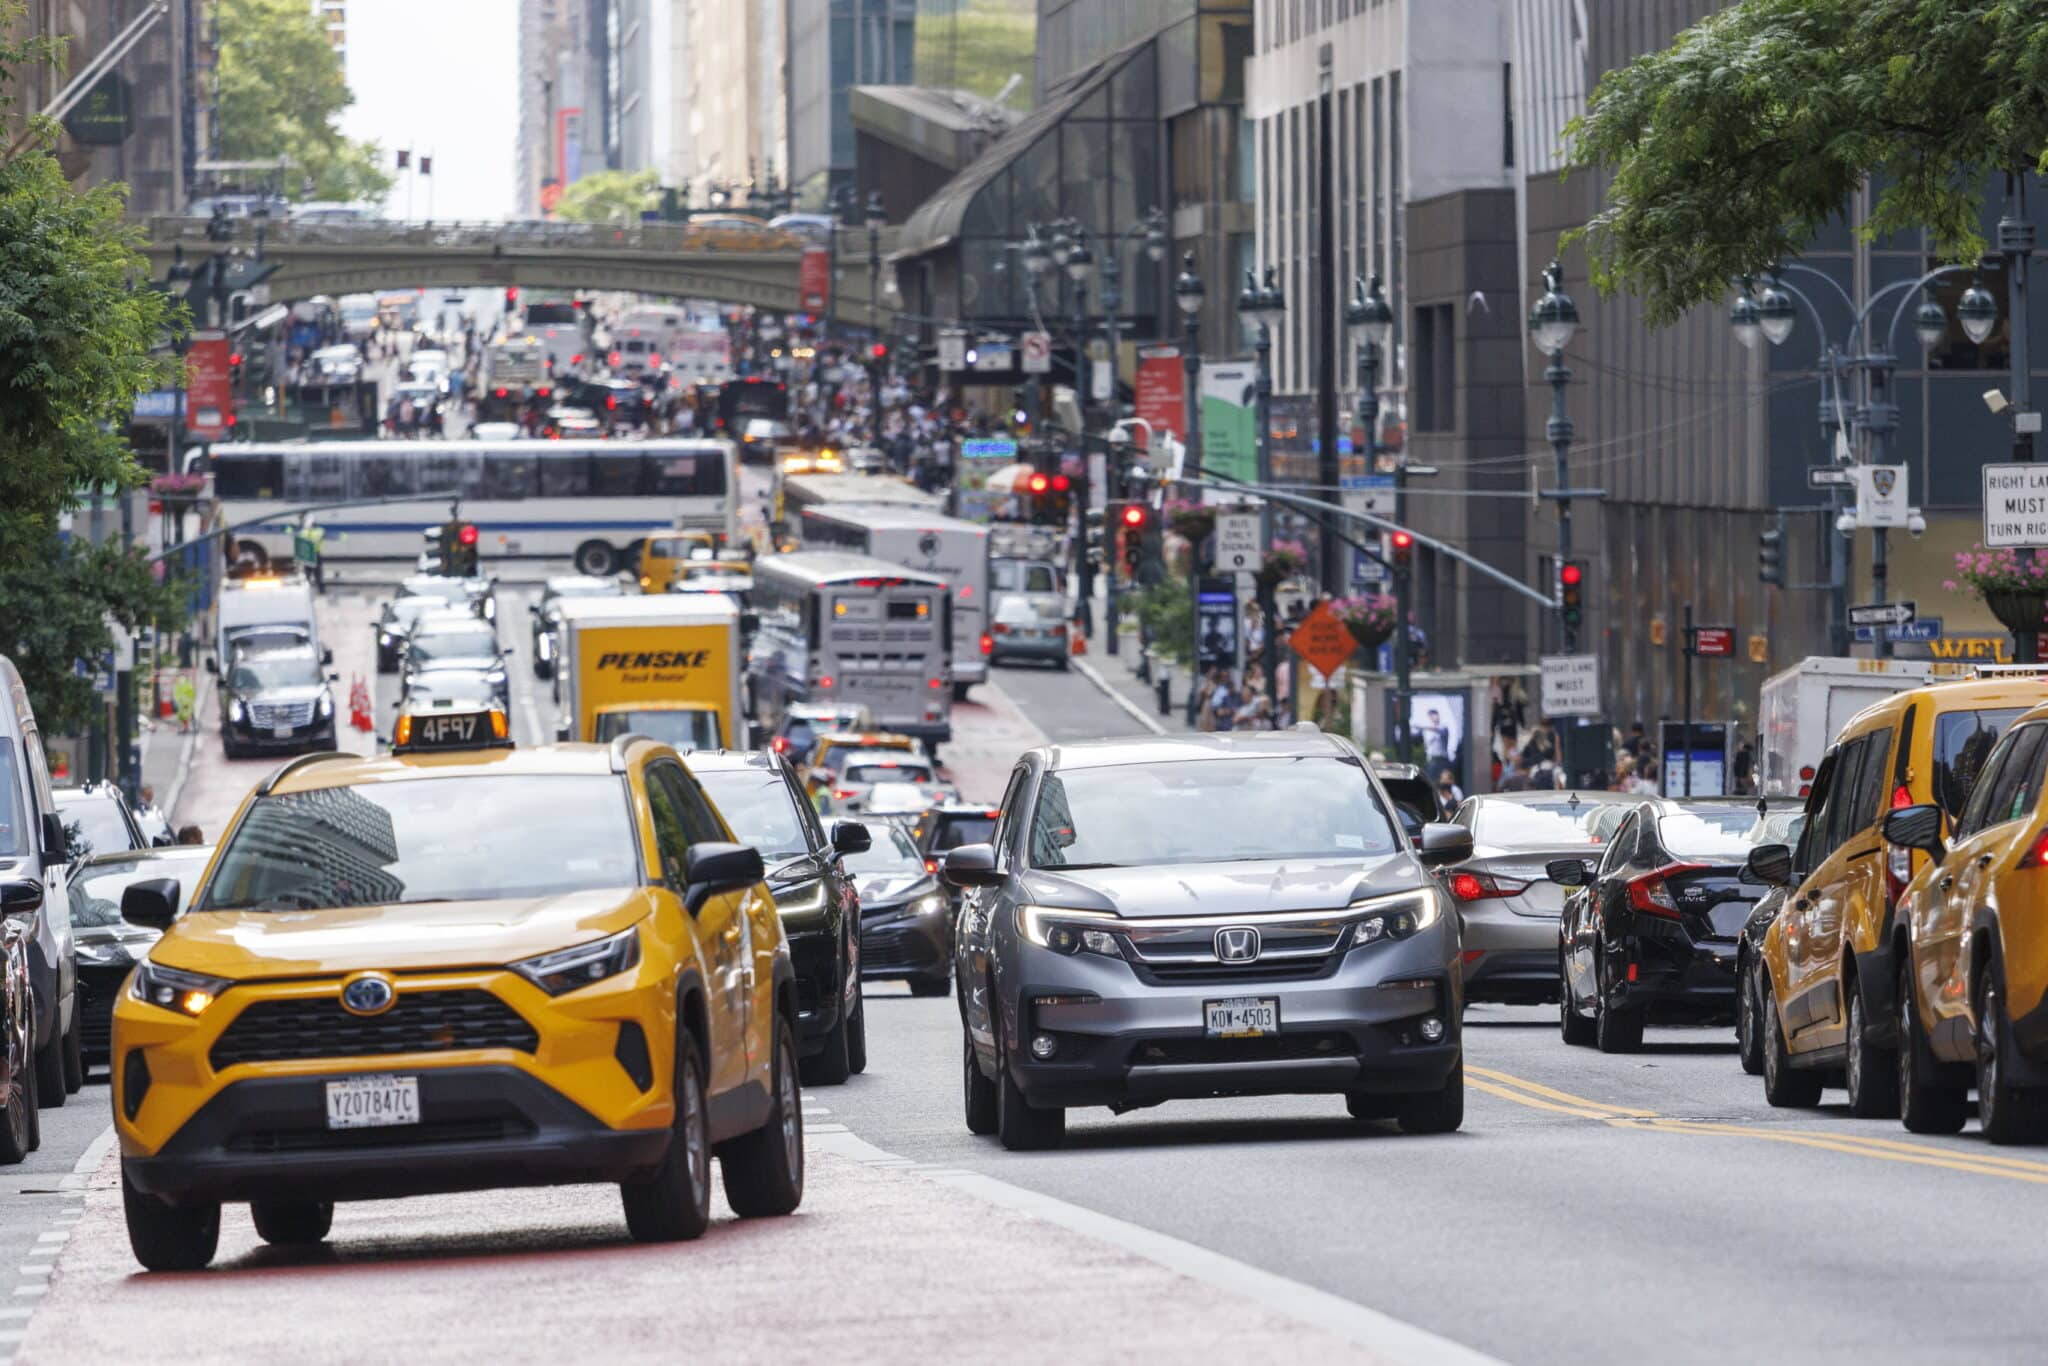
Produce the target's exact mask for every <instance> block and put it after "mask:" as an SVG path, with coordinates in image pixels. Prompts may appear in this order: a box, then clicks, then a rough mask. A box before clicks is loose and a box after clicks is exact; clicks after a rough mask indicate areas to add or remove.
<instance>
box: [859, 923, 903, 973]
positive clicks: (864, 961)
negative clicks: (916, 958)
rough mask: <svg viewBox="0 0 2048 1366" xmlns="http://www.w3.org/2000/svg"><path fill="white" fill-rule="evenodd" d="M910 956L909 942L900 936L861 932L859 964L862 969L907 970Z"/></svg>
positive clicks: (870, 931) (878, 932)
mask: <svg viewBox="0 0 2048 1366" xmlns="http://www.w3.org/2000/svg"><path fill="white" fill-rule="evenodd" d="M911 961H912V955H911V952H910V943H909V941H908V940H907V939H906V938H905V937H904V936H903V935H901V934H891V933H890V932H889V931H887V930H863V931H862V932H861V936H860V962H861V966H862V967H863V968H907V967H909V966H910V965H911Z"/></svg>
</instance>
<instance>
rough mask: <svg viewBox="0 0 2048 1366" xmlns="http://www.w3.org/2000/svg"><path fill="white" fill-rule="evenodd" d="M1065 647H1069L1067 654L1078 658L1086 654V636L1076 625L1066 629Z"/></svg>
mask: <svg viewBox="0 0 2048 1366" xmlns="http://www.w3.org/2000/svg"><path fill="white" fill-rule="evenodd" d="M1067 645H1068V647H1069V648H1068V650H1067V653H1068V654H1070V655H1075V656H1079V655H1085V654H1087V653H1088V636H1087V634H1086V633H1085V632H1083V631H1082V630H1081V627H1080V625H1079V624H1078V623H1077V624H1075V625H1073V626H1070V627H1068V628H1067Z"/></svg>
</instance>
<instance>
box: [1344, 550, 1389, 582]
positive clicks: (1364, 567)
mask: <svg viewBox="0 0 2048 1366" xmlns="http://www.w3.org/2000/svg"><path fill="white" fill-rule="evenodd" d="M1393 577H1394V576H1393V572H1392V571H1391V570H1389V569H1388V568H1387V567H1386V565H1384V564H1382V563H1380V562H1379V561H1378V560H1376V559H1374V558H1373V557H1372V556H1370V555H1368V554H1366V553H1365V551H1364V550H1362V549H1361V548H1359V547H1358V546H1352V547H1351V586H1352V587H1354V588H1371V587H1373V586H1375V585H1377V584H1383V583H1386V582H1387V581H1388V580H1390V579H1392V578H1393Z"/></svg>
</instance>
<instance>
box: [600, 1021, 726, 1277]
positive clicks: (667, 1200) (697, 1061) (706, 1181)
mask: <svg viewBox="0 0 2048 1366" xmlns="http://www.w3.org/2000/svg"><path fill="white" fill-rule="evenodd" d="M673 1129H674V1133H673V1135H672V1137H671V1140H670V1142H669V1145H668V1152H667V1153H666V1154H664V1155H663V1157H662V1159H661V1165H660V1166H659V1167H657V1168H656V1169H655V1171H654V1174H653V1175H652V1176H650V1177H648V1178H646V1179H645V1180H641V1181H628V1182H625V1183H623V1184H622V1185H620V1187H619V1197H620V1199H621V1201H622V1202H623V1203H624V1205H625V1207H626V1228H627V1230H628V1231H629V1232H631V1233H632V1235H633V1237H634V1239H635V1241H637V1242H642V1243H676V1242H688V1241H689V1240H690V1239H692V1238H697V1237H700V1236H702V1234H703V1232H704V1230H705V1229H707V1228H709V1227H710V1226H711V1130H710V1125H709V1119H708V1106H707V1104H706V1100H705V1096H704V1062H703V1059H702V1057H701V1055H699V1053H698V1052H697V1040H696V1039H695V1038H694V1037H693V1036H691V1035H690V1034H689V1033H688V1032H687V1031H685V1032H681V1033H678V1034H677V1035H676V1079H675V1119H674V1121H673Z"/></svg>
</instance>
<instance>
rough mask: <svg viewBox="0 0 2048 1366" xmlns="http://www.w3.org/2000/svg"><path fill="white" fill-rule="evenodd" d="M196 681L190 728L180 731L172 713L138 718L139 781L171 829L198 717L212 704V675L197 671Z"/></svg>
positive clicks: (188, 770)
mask: <svg viewBox="0 0 2048 1366" xmlns="http://www.w3.org/2000/svg"><path fill="white" fill-rule="evenodd" d="M196 683H197V691H196V693H195V695H194V697H193V700H192V729H191V730H190V731H188V732H184V733H180V732H179V730H178V718H177V717H175V716H156V715H149V716H144V717H143V718H142V720H141V731H142V733H141V736H140V737H139V738H140V744H141V747H142V781H143V783H144V784H145V785H146V786H148V787H149V788H151V789H152V790H154V791H155V793H156V802H157V805H158V806H159V807H161V808H162V809H163V813H164V815H165V816H166V817H167V818H168V819H169V820H170V822H171V829H172V830H174V831H175V830H176V829H177V828H178V825H179V820H178V806H179V804H180V803H181V802H182V801H183V800H184V796H185V783H186V781H187V780H188V779H189V778H190V777H191V775H192V755H193V750H194V747H195V746H196V745H197V744H198V742H199V738H200V730H201V728H202V727H201V718H202V717H204V716H205V715H207V708H209V707H211V706H212V705H213V685H214V679H213V675H212V674H209V673H207V672H205V671H204V670H203V669H202V670H199V671H197V674H196Z"/></svg>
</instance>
